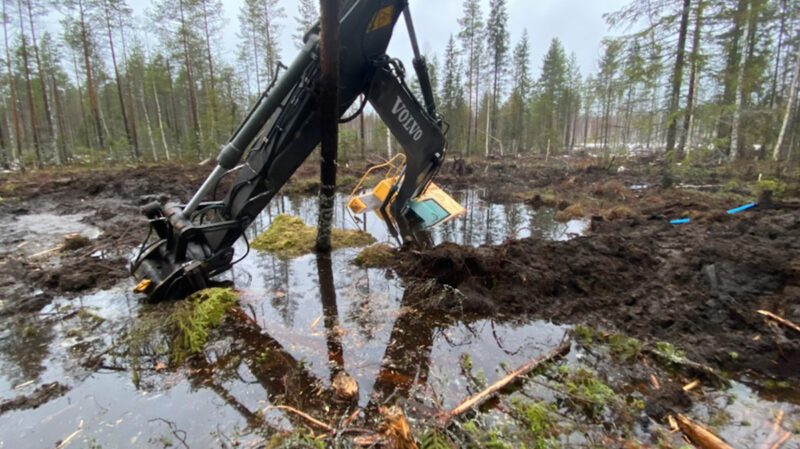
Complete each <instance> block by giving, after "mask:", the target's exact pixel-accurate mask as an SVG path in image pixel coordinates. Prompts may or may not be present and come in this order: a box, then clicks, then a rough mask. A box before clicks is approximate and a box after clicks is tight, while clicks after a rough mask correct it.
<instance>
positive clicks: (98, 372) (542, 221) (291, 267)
mask: <svg viewBox="0 0 800 449" xmlns="http://www.w3.org/2000/svg"><path fill="white" fill-rule="evenodd" d="M456 198H457V199H458V200H459V201H461V202H462V203H463V204H465V205H466V206H467V207H468V208H469V209H470V213H469V214H468V215H466V216H464V217H462V218H460V219H458V220H456V221H453V222H451V223H448V224H447V225H445V226H443V227H441V228H439V229H437V230H436V231H435V232H434V233H433V238H434V240H435V241H437V242H441V241H444V240H450V241H455V242H458V243H462V244H465V245H480V244H484V243H497V242H501V241H502V240H504V239H507V238H511V237H525V236H531V235H534V236H539V237H541V238H547V239H567V238H569V237H570V236H572V235H577V234H579V233H580V232H581V231H582V229H583V228H584V227H585V223H583V222H581V221H574V222H571V223H568V224H560V223H556V222H555V221H554V220H553V215H554V212H553V211H538V212H537V211H533V210H532V209H530V208H528V207H526V206H524V205H521V204H520V205H495V204H487V203H485V202H483V201H482V200H480V192H477V191H467V192H458V193H456ZM279 213H288V214H292V215H297V216H300V217H302V218H303V219H304V220H305V221H306V222H308V223H309V224H314V221H315V217H316V199H315V198H313V197H292V198H290V197H283V198H279V199H278V200H276V201H274V202H273V203H272V205H271V206H270V208H268V209H267V210H265V211H264V213H263V214H262V216H261V217H260V218H259V220H257V223H256V224H255V226H254V227H253V228H252V229H251V230H250V231H249V236H250V237H253V236H255V235H256V234H257V233H259V232H261V231H262V230H263V229H264V228H266V227H267V226H268V224H269V223H270V221H271V219H272V217H274V216H275V215H277V214H279ZM59 218H60V220H56V222H57V223H59V224H63V226H60V225H59V227H58V229H55V228H53V227H52V226H50V225H48V226H44V227H43V228H41V229H40V226H39V224H41V223H44V222H45V221H47V223H51V224H52V222H53V220H43V219H42V217H38V218H37V217H34V216H22V217H20V218H19V219H18V220H17V223H16V228H17V229H22V231H21V232H22V233H23V234H24V236H23V237H27V238H32V237H35V238H36V239H38V240H40V241H41V242H42V245H44V246H48V245H49V246H52V245H53V244H54V243H57V242H58V239H59V238H60V237H61V236H63V234H65V233H71V232H81V233H84V234H86V235H88V236H90V237H91V236H96V233H95V231H94V230H93V229H92V228H90V227H87V226H85V225H82V223H80V219H81V218H82V217H72V218H74V219H72V218H70V217H66V218H64V217H59ZM67 218H68V219H67ZM336 225H337V226H338V227H344V228H355V227H359V228H366V229H367V230H368V231H369V232H371V233H372V234H373V235H374V236H375V237H376V238H377V239H378V240H379V241H387V242H388V241H390V239H391V238H390V236H389V234H388V232H387V231H386V229H385V227H384V225H383V224H382V222H380V221H379V220H377V219H376V218H374V216H371V217H368V218H367V219H366V221H365V222H364V221H361V222H359V223H355V222H354V221H353V220H352V218H351V217H350V216H349V215H348V214H347V213H346V211H345V208H344V197H343V196H339V197H338V198H337V210H336ZM62 228H63V229H62ZM54 229H55V230H54ZM45 230H47V231H46V232H47V234H45ZM6 243H8V244H9V245H10V244H12V243H13V242H10V241H9V242H6ZM244 250H245V247H244V244H241V245H240V246H239V247H238V248H237V251H238V253H239V254H241V253H243V252H244ZM357 252H358V250H357V249H350V250H342V251H337V252H335V253H334V254H333V255H332V256H331V258H330V259H326V258H320V259H318V258H317V257H316V256H313V255H310V256H305V257H301V258H298V259H295V260H291V261H281V260H278V259H276V258H274V257H272V256H270V255H268V254H259V253H255V252H251V253H250V254H249V256H248V257H247V258H246V259H245V260H244V261H243V262H242V263H240V264H238V265H237V266H236V267H235V268H234V270H233V271H232V272H231V274H230V276H231V277H232V279H233V280H234V281H235V284H236V287H237V288H238V289H240V290H241V291H242V304H243V309H244V310H245V311H246V312H247V313H248V314H250V315H251V316H252V318H253V319H254V321H253V323H252V325H251V326H249V327H248V326H244V327H243V328H237V329H232V330H229V329H226V330H224V331H223V332H222V334H223V335H222V338H221V339H220V341H219V342H217V343H215V344H213V345H211V346H210V347H209V350H208V353H209V357H208V358H209V360H212V361H215V362H217V366H215V374H214V375H208V374H205V373H206V371H204V374H200V375H198V374H197V373H196V371H200V370H196V369H195V368H183V369H179V370H177V371H169V370H165V369H161V368H160V367H158V366H156V365H157V363H158V362H155V359H154V360H152V361H140V360H137V361H136V362H135V363H134V362H133V361H132V360H130V359H126V357H128V358H130V357H129V356H126V355H125V354H124V351H122V354H121V355H120V356H119V357H117V356H109V353H110V354H116V351H113V350H111V349H110V348H116V347H118V346H119V342H120V336H121V335H123V334H124V333H125V331H126V330H127V329H130V328H132V327H134V326H135V325H136V323H137V322H138V321H139V320H140V319H141V318H142V316H144V315H146V314H148V313H149V310H148V309H147V308H146V307H144V306H142V305H140V303H139V301H138V299H137V298H136V297H135V295H133V294H131V293H129V291H130V288H131V282H130V281H128V282H124V283H123V284H122V285H120V286H118V287H116V288H114V289H112V290H109V291H102V292H98V293H95V294H91V295H88V296H85V297H82V298H78V299H74V300H66V299H63V300H56V301H55V302H54V303H53V304H52V305H50V306H48V307H47V308H45V309H44V310H43V311H42V312H41V313H40V314H38V315H36V316H32V317H28V318H25V319H19V318H17V319H10V320H8V322H6V323H4V324H3V327H2V331H0V398H2V399H3V400H5V399H9V398H13V397H15V396H17V395H30V394H31V393H32V392H33V391H34V389H35V388H36V387H37V386H40V385H43V384H46V383H50V382H59V383H61V384H63V385H66V386H68V387H70V388H71V390H70V391H68V392H67V393H66V394H64V395H63V396H60V397H53V398H51V399H50V400H49V401H48V402H46V403H44V404H43V405H41V406H40V407H38V408H36V409H30V410H17V411H10V412H7V413H5V414H3V415H0V448H28V447H30V448H37V447H51V446H53V445H55V444H57V442H58V441H62V440H64V439H65V438H69V437H70V436H72V438H71V439H70V440H69V441H70V444H71V445H72V446H70V447H86V446H89V445H91V444H93V443H96V444H98V445H100V446H102V447H124V446H129V445H130V446H136V447H140V446H141V447H148V446H152V447H162V446H164V445H165V444H167V442H170V443H171V444H176V445H182V443H181V441H182V440H185V442H186V444H187V445H189V446H190V447H206V446H210V445H212V444H214V442H217V441H225V439H226V438H236V437H237V435H248V434H250V433H251V430H248V429H249V426H251V425H255V424H258V423H259V422H260V419H261V418H260V417H261V416H264V419H265V420H266V422H267V423H268V425H270V426H272V427H275V428H280V429H285V428H290V427H291V425H292V424H293V423H294V422H293V421H291V419H289V418H288V417H287V415H285V414H283V413H281V412H278V411H276V410H274V409H272V410H270V409H269V407H270V406H271V405H279V404H289V405H295V406H297V407H298V408H301V409H303V410H305V411H307V412H309V413H312V414H314V415H315V416H318V417H320V418H325V416H326V414H328V413H329V412H331V410H330V403H331V402H333V401H330V400H329V398H330V397H331V394H332V393H331V390H330V387H331V382H332V379H333V378H334V376H335V375H337V374H339V373H347V374H349V375H350V376H352V378H354V379H355V380H356V382H357V383H358V385H359V395H358V399H357V403H358V405H360V406H362V407H373V406H375V405H377V404H380V403H383V402H384V401H385V400H387V399H389V398H390V397H395V398H397V397H399V398H411V397H413V396H414V394H416V393H417V392H422V391H436V392H437V394H438V395H440V396H441V397H442V398H443V400H444V403H445V404H447V405H452V404H454V403H455V402H457V401H458V400H460V398H462V397H463V396H465V395H467V394H469V393H470V392H471V391H470V390H469V389H468V386H467V382H466V381H465V379H464V376H463V374H462V373H461V368H460V366H461V361H462V359H463V360H466V359H467V358H468V359H469V360H470V361H471V363H472V364H473V366H474V367H475V368H476V369H477V370H483V371H484V372H485V376H486V378H487V379H490V380H491V379H494V378H496V377H498V376H499V375H501V374H500V372H499V371H498V370H499V369H500V366H501V364H503V363H506V364H511V365H513V364H518V363H522V362H523V361H524V360H527V359H529V358H530V357H532V356H535V355H537V354H539V353H541V352H543V351H546V350H547V349H548V348H550V347H552V346H553V345H555V344H557V343H558V341H559V340H560V339H561V338H562V336H563V334H564V332H565V329H564V328H562V327H560V326H556V325H553V324H550V323H546V322H534V323H518V324H503V325H500V324H495V323H492V322H491V321H485V320H478V321H471V322H469V320H468V321H456V320H454V319H452V318H449V317H431V316H422V315H421V314H419V313H417V312H416V311H415V310H414V309H412V308H410V307H408V306H407V305H405V304H404V303H403V291H404V290H403V286H402V285H401V283H400V282H399V281H398V280H397V279H395V278H393V277H392V276H391V275H390V274H388V273H387V272H385V271H383V270H365V269H359V268H357V267H355V266H354V265H352V263H351V261H352V260H353V258H354V257H355V255H356V254H357ZM167 307H168V306H167ZM79 309H82V310H83V311H84V312H81V313H80V314H77V313H76V311H77V310H79ZM86 312H88V313H86ZM97 317H99V318H101V319H98V318H97ZM115 343H117V345H116V346H115ZM103 353H107V354H105V355H106V357H105V358H104V359H103V360H104V362H103V365H102V366H101V367H100V368H99V369H95V368H94V367H92V368H85V367H84V366H83V365H86V360H87V359H90V358H91V357H90V356H95V355H97V354H103ZM232 354H238V355H239V359H240V360H237V361H234V362H225V363H221V362H219V360H222V359H226V358H228V357H230V356H231V355H232ZM148 363H150V364H151V365H150V366H147V364H148ZM134 365H135V366H140V367H141V366H144V368H143V369H142V370H141V371H138V370H136V371H135V370H132V369H131V366H134ZM155 368H159V369H155ZM134 371H135V372H134ZM245 438H247V436H245Z"/></svg>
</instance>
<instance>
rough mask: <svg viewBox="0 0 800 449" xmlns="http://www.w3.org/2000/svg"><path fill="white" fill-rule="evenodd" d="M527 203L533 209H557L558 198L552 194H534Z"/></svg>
mask: <svg viewBox="0 0 800 449" xmlns="http://www.w3.org/2000/svg"><path fill="white" fill-rule="evenodd" d="M527 203H528V204H530V205H531V206H532V207H533V208H534V209H539V208H542V207H549V208H556V207H558V197H556V195H555V194H554V193H552V192H542V193H536V194H534V195H533V198H531V199H530V200H528V201H527Z"/></svg>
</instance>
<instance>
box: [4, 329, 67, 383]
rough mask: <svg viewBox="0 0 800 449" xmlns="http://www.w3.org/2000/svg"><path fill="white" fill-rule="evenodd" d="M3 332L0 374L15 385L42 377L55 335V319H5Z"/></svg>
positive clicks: (36, 380) (35, 380)
mask: <svg viewBox="0 0 800 449" xmlns="http://www.w3.org/2000/svg"><path fill="white" fill-rule="evenodd" d="M3 327H4V332H3V333H2V335H0V360H2V362H0V374H2V375H3V377H5V378H6V379H8V381H9V383H10V384H12V385H18V384H21V383H23V382H27V381H31V380H33V381H34V382H38V381H39V376H40V375H41V374H42V373H43V372H44V371H45V366H44V365H43V363H42V362H43V361H44V359H45V358H47V356H48V354H49V353H50V343H51V342H52V341H53V338H54V337H55V331H54V330H53V325H52V323H48V322H46V321H45V320H38V319H35V318H28V319H25V318H22V319H20V318H19V317H15V318H14V319H9V320H6V322H5V323H4V325H3Z"/></svg>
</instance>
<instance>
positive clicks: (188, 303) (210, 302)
mask: <svg viewBox="0 0 800 449" xmlns="http://www.w3.org/2000/svg"><path fill="white" fill-rule="evenodd" d="M237 301H238V296H237V295H236V293H234V291H233V290H231V289H228V288H209V289H206V290H202V291H199V292H197V293H195V294H194V295H192V296H190V297H189V298H188V299H186V300H184V301H183V302H182V303H180V304H179V305H178V306H177V308H176V309H175V312H174V313H173V314H172V317H171V320H172V324H173V326H174V329H175V337H174V339H173V343H172V360H173V362H175V363H181V362H183V361H184V360H186V358H187V357H190V356H192V355H194V354H198V353H200V352H201V351H202V350H203V348H204V347H205V345H206V342H208V336H209V333H210V332H211V331H212V330H213V329H214V328H216V327H217V326H219V325H220V324H222V319H223V318H224V317H225V314H226V313H227V312H228V311H229V310H230V309H232V308H233V307H234V306H235V305H236V302H237Z"/></svg>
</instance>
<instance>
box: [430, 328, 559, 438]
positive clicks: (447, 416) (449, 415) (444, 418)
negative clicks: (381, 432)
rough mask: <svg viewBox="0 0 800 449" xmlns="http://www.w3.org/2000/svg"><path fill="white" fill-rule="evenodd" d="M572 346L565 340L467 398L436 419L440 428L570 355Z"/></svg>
mask: <svg viewBox="0 0 800 449" xmlns="http://www.w3.org/2000/svg"><path fill="white" fill-rule="evenodd" d="M571 344H572V341H571V340H570V339H565V340H564V341H563V342H562V343H561V344H560V345H558V346H557V347H555V348H553V349H552V350H550V351H549V352H548V353H546V354H544V355H542V356H540V357H537V358H535V359H533V360H531V361H530V362H528V363H526V364H524V365H522V366H521V367H519V368H517V369H516V370H514V371H512V372H511V373H509V374H508V375H507V376H505V377H503V378H502V379H500V380H498V381H497V382H495V383H493V384H492V385H490V386H489V387H488V388H486V389H485V390H483V391H481V392H480V393H477V394H475V395H473V396H471V397H469V398H467V399H466V400H465V401H463V402H461V404H459V405H458V406H456V407H455V408H454V409H452V410H450V411H448V412H443V413H441V414H439V415H438V416H437V417H436V421H437V422H438V424H439V425H440V426H444V425H446V424H447V423H448V422H449V421H450V420H452V419H453V418H455V417H457V416H459V415H461V414H463V413H465V412H466V411H468V410H470V409H472V408H473V407H476V406H479V405H481V404H483V403H484V402H486V400H488V399H489V398H491V397H492V396H493V395H494V394H495V393H497V392H498V391H500V390H502V389H503V388H505V387H506V386H508V385H509V384H510V383H511V382H513V381H515V380H516V379H518V378H519V377H521V376H524V375H526V374H528V373H529V372H531V371H533V370H534V369H535V368H536V367H538V366H540V365H542V364H543V363H547V362H549V361H551V360H554V359H556V358H559V357H562V356H563V355H565V354H566V353H568V352H569V350H570V347H571Z"/></svg>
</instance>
